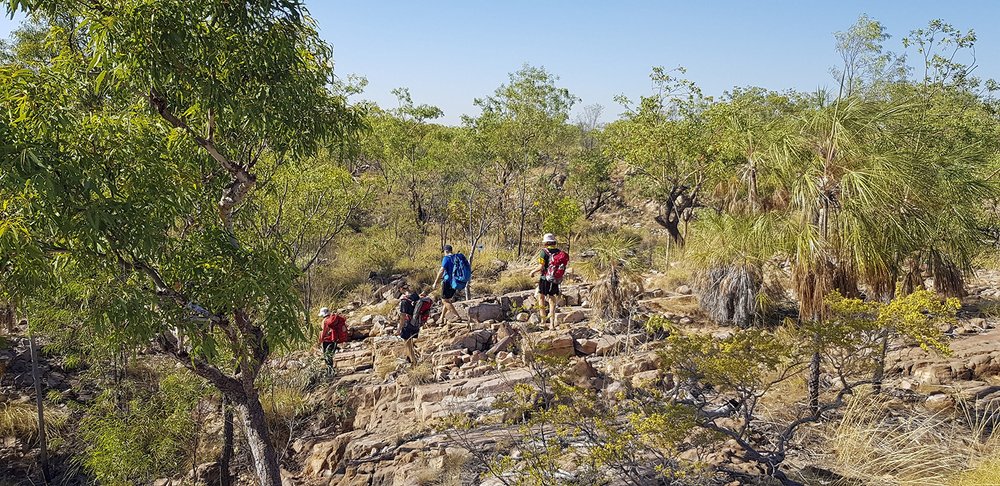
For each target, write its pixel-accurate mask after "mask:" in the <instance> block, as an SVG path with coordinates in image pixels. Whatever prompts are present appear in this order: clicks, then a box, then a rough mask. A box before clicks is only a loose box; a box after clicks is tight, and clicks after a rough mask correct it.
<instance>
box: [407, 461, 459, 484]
mask: <svg viewBox="0 0 1000 486" xmlns="http://www.w3.org/2000/svg"><path fill="white" fill-rule="evenodd" d="M468 462H469V456H467V455H465V454H453V453H449V454H445V455H444V456H438V457H434V458H431V459H430V464H428V465H427V468H426V469H422V470H420V471H419V472H418V473H417V478H416V479H417V484H420V485H422V486H461V485H462V484H463V482H462V473H464V472H465V468H466V465H467V464H468Z"/></svg>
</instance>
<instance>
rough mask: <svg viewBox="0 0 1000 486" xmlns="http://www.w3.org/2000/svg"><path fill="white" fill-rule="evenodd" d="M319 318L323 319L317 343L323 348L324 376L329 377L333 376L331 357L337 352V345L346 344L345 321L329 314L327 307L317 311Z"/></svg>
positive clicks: (340, 316) (338, 315) (341, 317)
mask: <svg viewBox="0 0 1000 486" xmlns="http://www.w3.org/2000/svg"><path fill="white" fill-rule="evenodd" d="M319 316H320V317H322V318H323V331H322V332H320V334H319V342H320V345H321V346H322V347H323V360H324V361H326V376H330V375H332V374H333V355H334V353H336V352H337V344H338V343H346V342H347V319H345V318H344V316H342V315H340V314H333V313H331V312H330V309H329V308H327V307H324V308H322V309H320V310H319Z"/></svg>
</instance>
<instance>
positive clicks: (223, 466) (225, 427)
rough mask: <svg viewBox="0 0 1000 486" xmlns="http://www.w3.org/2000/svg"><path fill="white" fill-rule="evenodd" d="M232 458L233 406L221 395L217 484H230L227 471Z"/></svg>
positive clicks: (230, 475)
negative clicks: (220, 430) (220, 448)
mask: <svg viewBox="0 0 1000 486" xmlns="http://www.w3.org/2000/svg"><path fill="white" fill-rule="evenodd" d="M232 460H233V407H232V406H231V403H230V400H229V399H228V398H226V396H225V395H222V452H220V453H219V484H220V485H221V486H232V484H233V476H232V474H231V473H230V471H229V467H230V463H232Z"/></svg>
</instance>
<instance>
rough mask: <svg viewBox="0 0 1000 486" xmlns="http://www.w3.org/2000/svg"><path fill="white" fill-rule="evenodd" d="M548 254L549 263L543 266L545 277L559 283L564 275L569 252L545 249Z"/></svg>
mask: <svg viewBox="0 0 1000 486" xmlns="http://www.w3.org/2000/svg"><path fill="white" fill-rule="evenodd" d="M545 251H546V253H548V254H549V263H548V265H547V266H546V267H545V279H546V280H548V281H550V282H555V283H560V282H562V279H563V276H564V275H566V266H567V265H569V253H566V252H564V251H562V250H549V249H546V250H545Z"/></svg>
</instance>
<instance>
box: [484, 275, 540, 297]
mask: <svg viewBox="0 0 1000 486" xmlns="http://www.w3.org/2000/svg"><path fill="white" fill-rule="evenodd" d="M535 282H536V280H535V279H534V278H532V277H531V276H530V275H528V274H527V273H524V272H517V273H505V274H502V275H501V276H500V279H499V280H497V283H496V284H494V285H493V293H494V294H495V295H503V294H509V293H511V292H520V291H522V290H530V289H533V288H534V287H535Z"/></svg>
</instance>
